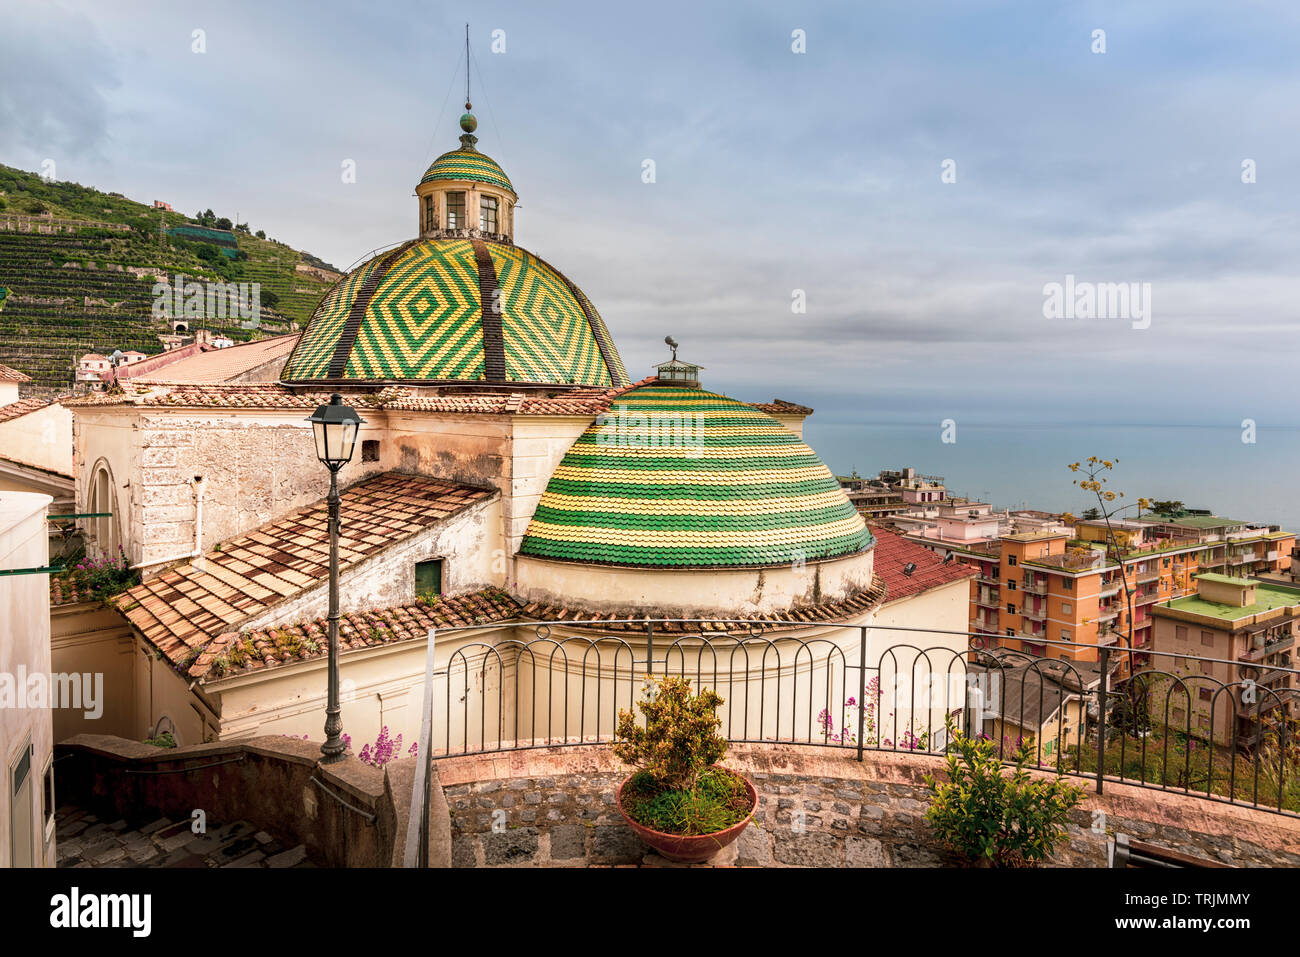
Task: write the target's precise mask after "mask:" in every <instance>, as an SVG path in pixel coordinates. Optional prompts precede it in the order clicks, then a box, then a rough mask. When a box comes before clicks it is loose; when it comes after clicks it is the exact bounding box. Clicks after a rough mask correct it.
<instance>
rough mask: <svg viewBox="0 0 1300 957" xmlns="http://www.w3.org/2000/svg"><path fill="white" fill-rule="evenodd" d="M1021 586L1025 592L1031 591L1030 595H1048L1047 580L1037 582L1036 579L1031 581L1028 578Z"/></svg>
mask: <svg viewBox="0 0 1300 957" xmlns="http://www.w3.org/2000/svg"><path fill="white" fill-rule="evenodd" d="M1020 588H1021V590H1022V591H1025V592H1027V593H1029V594H1030V595H1046V594H1047V582H1046V581H1041V582H1035V581H1029V580H1028V579H1026V580H1025V581H1024V582H1022V583H1021V585H1020Z"/></svg>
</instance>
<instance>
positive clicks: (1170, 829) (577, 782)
mask: <svg viewBox="0 0 1300 957" xmlns="http://www.w3.org/2000/svg"><path fill="white" fill-rule="evenodd" d="M726 763H727V765H728V766H730V767H733V768H736V769H738V770H740V771H742V772H743V773H745V774H746V775H747V776H749V777H750V778H751V780H753V781H754V783H755V785H756V787H757V789H758V792H759V810H758V812H757V813H756V815H755V821H754V824H752V825H751V826H750V827H748V828H746V829H745V831H744V833H743V834H742V835H741V838H740V840H739V841H738V842H737V843H736V844H734V845H732V847H731V848H728V849H726V850H724V851H723V852H721V853H720V854H719V855H718V857H717V858H715V859H714V861H713V862H712V863H714V864H739V865H749V866H762V867H930V866H943V865H952V864H954V863H957V862H956V861H955V860H954V858H953V857H952V856H951V855H950V854H949V853H948V852H947V851H946V850H945V849H944V848H943V847H941V846H940V845H939V844H938V843H937V842H936V841H935V840H934V838H933V835H932V832H931V830H930V828H929V826H928V825H927V823H926V822H925V819H924V814H925V808H926V806H927V804H928V799H927V796H926V793H925V788H924V783H923V780H922V775H923V774H925V773H926V772H927V771H929V772H933V771H937V770H940V768H941V761H940V759H939V758H937V757H929V756H920V755H912V754H904V753H898V754H895V753H872V752H867V755H866V760H864V761H863V762H862V763H861V764H859V763H858V762H857V761H856V760H855V759H854V757H853V755H852V753H845V752H839V751H831V750H829V749H825V748H815V747H806V746H795V745H754V746H741V745H737V746H734V747H733V748H732V749H731V751H730V753H729V755H728V759H727V761H726ZM438 769H439V778H440V780H441V782H442V785H443V790H444V793H445V795H446V798H447V803H448V806H449V809H450V814H451V834H452V839H451V845H452V846H451V859H452V864H453V866H459V867H484V866H487V867H500V866H553V867H582V866H592V865H596V866H602V865H608V866H618V865H634V864H642V863H649V864H665V863H667V862H664V861H662V859H660V858H658V857H657V856H656V855H654V854H652V853H650V852H649V850H648V849H647V848H646V847H645V846H644V845H642V844H641V842H640V840H639V839H638V838H637V837H636V835H635V834H633V832H632V831H631V830H630V829H629V828H628V827H627V826H626V824H624V822H623V820H622V817H621V816H620V815H619V812H618V808H617V806H616V805H615V800H614V794H615V791H616V790H617V788H618V785H619V783H620V782H621V781H622V779H623V778H624V777H625V775H626V773H627V772H626V770H625V769H623V768H621V767H620V766H619V763H618V761H617V759H616V758H614V756H613V755H612V754H611V753H610V751H609V750H608V748H604V747H598V746H595V747H577V748H567V749H566V748H548V749H538V750H534V751H518V752H512V753H507V754H497V755H485V756H469V757H459V758H450V759H444V760H442V761H439V762H438ZM1084 783H1085V784H1086V783H1087V782H1084ZM1095 811H1102V812H1103V813H1104V814H1105V826H1106V833H1105V834H1100V833H1096V832H1094V831H1093V829H1092V825H1093V822H1094V819H1095V816H1094V812H1095ZM1068 830H1069V838H1068V843H1067V844H1064V845H1062V847H1061V848H1060V849H1059V851H1058V854H1057V856H1056V858H1055V859H1054V860H1053V861H1052V864H1053V865H1054V866H1064V867H1105V866H1106V847H1107V843H1108V836H1113V835H1114V834H1116V833H1125V834H1129V835H1130V836H1132V837H1135V838H1138V839H1141V840H1145V841H1150V842H1152V843H1155V844H1159V845H1162V846H1165V847H1169V848H1173V849H1175V850H1179V851H1182V852H1184V853H1187V854H1191V855H1193V856H1196V857H1202V858H1210V859H1213V860H1217V861H1222V862H1225V863H1229V864H1233V865H1237V866H1287V867H1294V866H1297V865H1300V820H1298V819H1296V818H1293V817H1283V816H1281V815H1276V814H1269V813H1267V812H1264V811H1256V810H1252V809H1247V808H1239V807H1231V806H1228V805H1225V804H1223V803H1220V802H1216V801H1209V800H1205V799H1203V798H1196V797H1191V796H1187V795H1180V794H1172V793H1169V792H1163V793H1162V792H1158V791H1154V790H1150V789H1145V788H1139V787H1134V786H1130V785H1118V784H1107V786H1106V789H1105V793H1104V794H1103V795H1097V794H1095V793H1093V792H1092V790H1091V788H1090V789H1089V794H1088V797H1087V800H1086V801H1085V803H1084V804H1083V805H1082V806H1081V807H1080V808H1079V809H1076V811H1075V812H1074V813H1073V815H1072V818H1071V821H1070V824H1069V828H1068Z"/></svg>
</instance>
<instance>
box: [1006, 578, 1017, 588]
mask: <svg viewBox="0 0 1300 957" xmlns="http://www.w3.org/2000/svg"><path fill="white" fill-rule="evenodd" d="M1007 587H1008V588H1009V589H1011V590H1012V591H1015V590H1016V580H1015V579H1014V578H1008V579H1007Z"/></svg>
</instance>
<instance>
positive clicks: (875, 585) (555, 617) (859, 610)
mask: <svg viewBox="0 0 1300 957" xmlns="http://www.w3.org/2000/svg"><path fill="white" fill-rule="evenodd" d="M891 597H893V596H891V595H889V594H888V591H887V589H886V587H885V585H884V583H883V582H881V581H880V580H879V579H877V580H876V581H874V582H872V584H871V586H870V587H869V588H864V589H862V590H861V591H859V592H857V593H856V594H854V595H852V596H850V597H849V598H846V599H844V600H843V601H838V602H827V603H825V604H821V605H797V606H795V607H794V608H789V609H787V610H785V611H781V612H774V613H772V614H765V615H735V616H732V617H733V618H735V619H740V620H743V621H752V622H758V621H771V620H779V621H790V622H800V623H804V624H809V625H815V624H818V623H822V622H826V623H830V622H836V621H841V620H843V619H845V618H850V617H853V616H856V615H861V614H863V613H865V612H868V611H870V610H871V609H872V608H875V607H877V606H878V605H880V604H881V603H882V602H884V601H888V600H889V599H890V598H891ZM641 614H643V613H642V612H638V611H618V612H589V611H585V610H583V609H581V608H573V607H566V606H561V605H551V604H546V603H543V602H533V603H531V604H528V605H525V606H524V607H523V611H522V612H521V615H520V617H521V619H523V620H525V621H527V619H532V620H533V621H535V622H541V623H554V624H563V623H564V622H568V621H602V622H619V623H618V624H601V625H588V626H581V627H583V628H584V629H589V630H593V631H601V632H606V631H607V632H619V633H622V634H627V633H634V634H640V633H644V632H645V630H646V629H645V625H644V624H642V623H640V622H636V621H633V622H630V623H629V622H624V619H634V618H636V617H638V615H641ZM654 627H655V634H656V635H692V634H710V633H712V634H717V633H720V632H737V631H752V632H753V633H754V634H768V633H769V632H774V631H782V630H788V628H792V627H797V626H796V625H790V626H782V625H767V624H764V625H757V626H753V627H750V626H746V625H742V624H736V623H735V622H734V621H732V622H727V621H723V620H719V621H700V622H670V621H656V622H655V626H654Z"/></svg>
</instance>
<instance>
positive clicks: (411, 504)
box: [115, 472, 495, 670]
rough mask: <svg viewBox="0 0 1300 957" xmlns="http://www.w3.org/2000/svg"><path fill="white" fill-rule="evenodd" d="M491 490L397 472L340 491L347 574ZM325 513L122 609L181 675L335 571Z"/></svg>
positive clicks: (267, 533)
mask: <svg viewBox="0 0 1300 957" xmlns="http://www.w3.org/2000/svg"><path fill="white" fill-rule="evenodd" d="M493 494H495V493H494V492H492V491H489V490H486V489H478V488H472V487H469V486H465V485H456V484H453V483H451V482H444V481H441V480H438V479H431V478H422V477H418V476H413V475H404V474H400V473H396V472H388V473H385V474H383V475H379V476H376V477H374V478H371V479H367V480H366V481H364V482H361V483H359V484H357V485H354V486H352V487H351V488H349V489H347V490H346V491H344V492H343V493H342V499H343V501H342V506H341V509H342V511H341V519H342V521H341V534H340V539H339V566H340V568H341V569H346V568H347V567H348V566H350V565H353V564H355V563H357V562H360V561H362V560H364V559H366V558H368V557H370V556H371V555H373V554H375V553H377V552H379V551H381V550H383V549H384V548H386V547H388V546H390V545H392V544H394V543H396V542H399V541H402V540H403V539H406V538H409V537H410V536H412V535H414V534H416V533H417V532H419V531H421V530H423V529H425V528H428V527H429V526H432V525H434V524H436V523H437V522H439V521H441V520H442V519H444V518H446V517H447V516H449V515H452V514H455V513H456V512H458V511H460V510H461V509H463V508H467V507H468V506H470V505H473V504H474V503H476V502H480V501H483V500H486V499H487V498H489V497H491V496H492V495H493ZM327 517H328V508H327V505H326V503H325V502H324V501H323V500H322V501H320V502H316V503H314V504H312V505H308V506H306V507H304V508H300V509H297V510H296V511H294V512H292V513H290V514H289V515H287V516H285V517H283V518H280V519H277V520H276V521H274V522H269V523H268V524H266V525H263V526H261V527H259V528H256V529H253V530H252V531H250V532H248V533H247V534H245V535H242V536H240V537H238V538H234V539H231V540H230V541H227V542H224V543H223V544H222V545H221V546H220V548H219V549H214V550H212V551H210V552H208V553H207V555H206V556H204V561H203V564H204V570H202V571H200V570H199V569H198V568H197V567H196V566H195V565H193V564H188V565H180V566H177V567H176V568H173V569H171V570H169V571H166V572H163V573H162V574H161V575H158V576H157V577H155V578H151V579H149V580H148V581H146V582H144V583H142V584H140V585H136V586H135V587H134V588H132V589H130V590H129V591H127V592H126V593H125V594H123V595H121V596H119V597H118V598H117V599H116V600H115V604H116V605H117V606H118V609H119V610H120V611H121V612H122V614H124V615H125V616H126V617H127V619H129V620H130V621H131V623H132V624H133V625H135V626H136V628H138V629H139V630H140V632H141V634H143V635H144V637H145V638H146V639H147V640H148V641H149V642H151V643H152V644H153V645H155V646H156V647H157V648H158V649H159V650H160V651H162V653H163V654H165V655H166V656H167V657H168V658H169V659H170V660H171V661H172V662H173V664H176V665H178V666H180V667H181V668H182V670H184V669H185V668H187V667H188V666H189V665H190V664H191V663H192V662H193V661H194V659H195V657H196V656H197V654H198V652H199V651H200V650H201V649H202V648H203V647H204V646H206V645H207V644H208V643H209V642H210V641H211V640H212V639H213V638H215V637H216V636H218V635H221V634H223V633H225V632H229V631H232V630H234V629H237V628H238V627H240V625H241V624H243V623H244V622H245V621H247V620H248V619H249V618H251V617H252V616H254V615H258V614H261V613H262V612H264V611H266V610H267V609H268V608H271V607H273V606H275V605H277V604H279V603H280V602H282V601H284V600H285V599H287V598H289V597H291V596H293V595H296V594H298V593H300V592H302V591H304V590H305V589H306V588H307V587H309V586H310V585H312V584H314V583H317V582H320V581H322V580H323V579H324V578H325V577H326V576H327V575H328V573H329V529H328V525H327Z"/></svg>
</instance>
